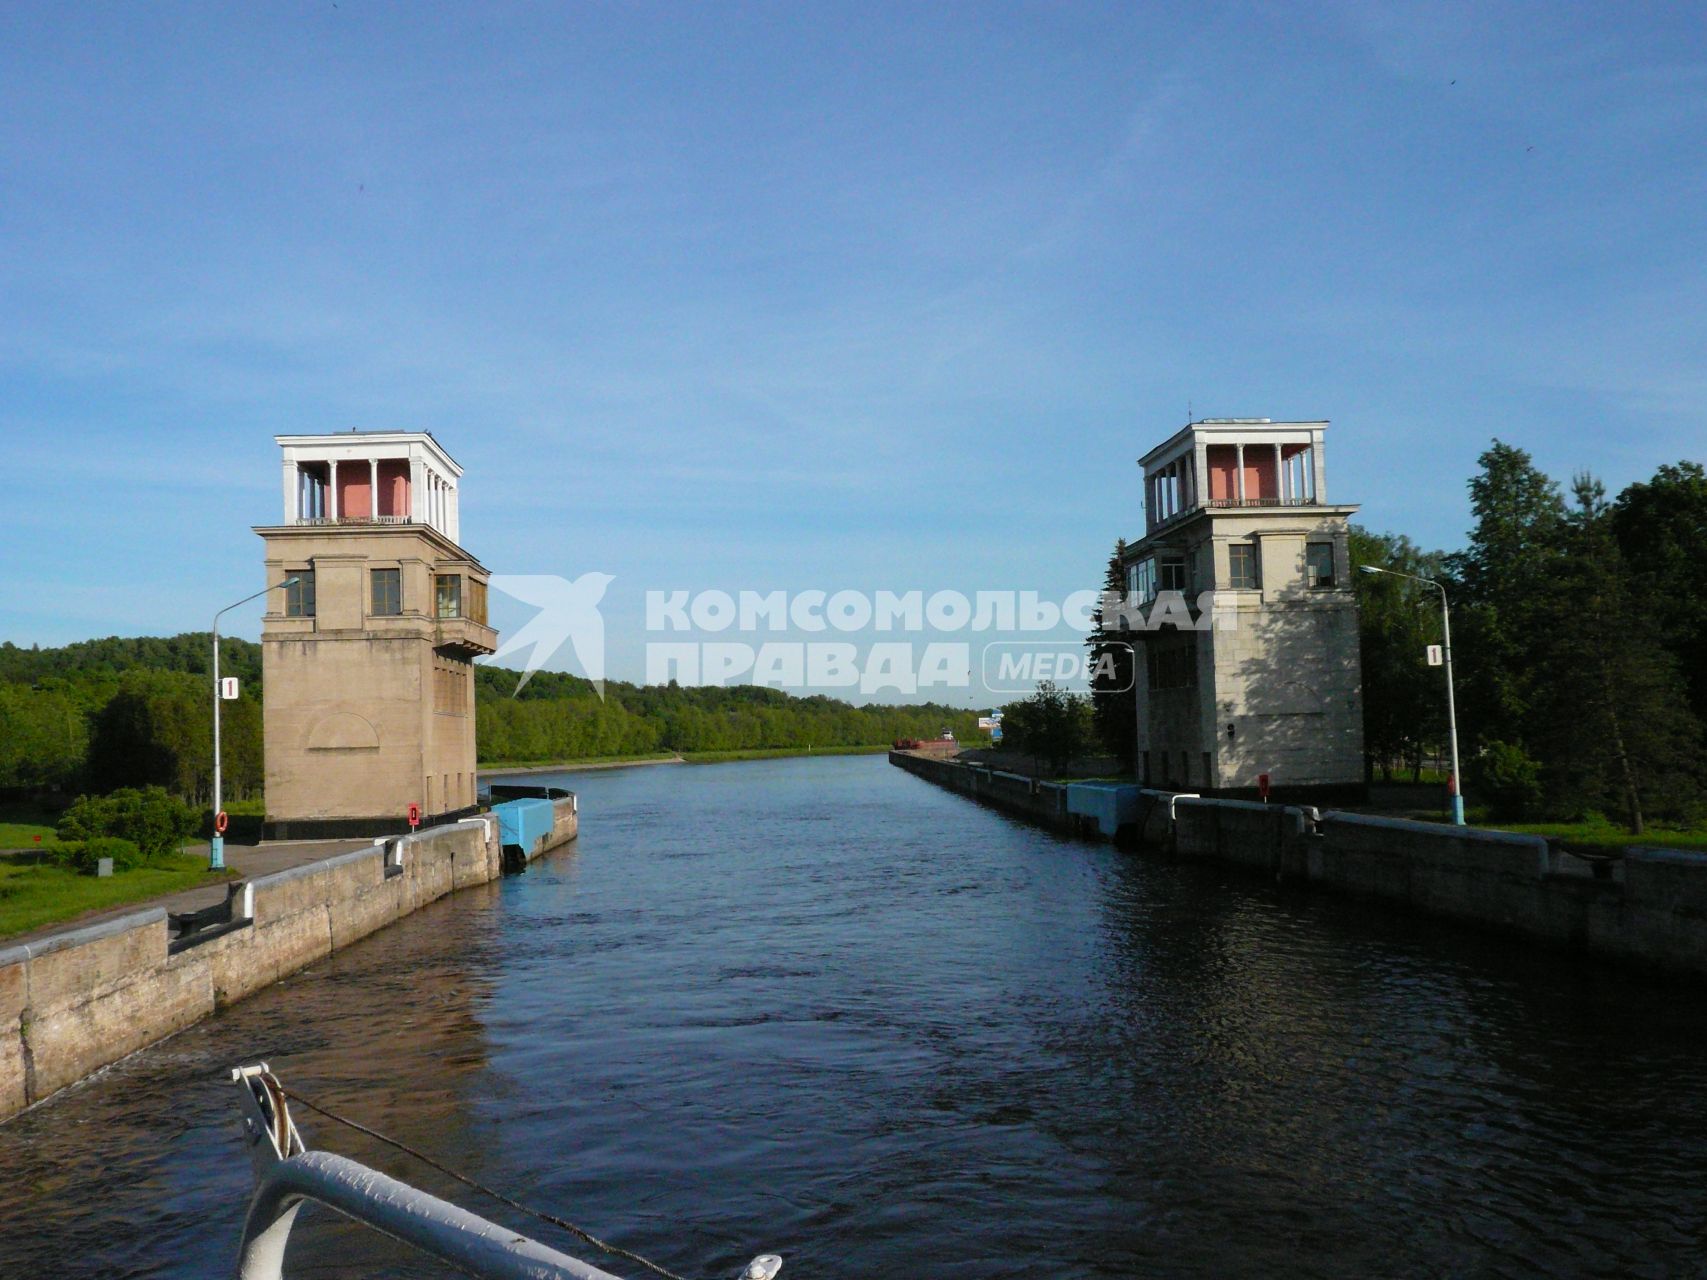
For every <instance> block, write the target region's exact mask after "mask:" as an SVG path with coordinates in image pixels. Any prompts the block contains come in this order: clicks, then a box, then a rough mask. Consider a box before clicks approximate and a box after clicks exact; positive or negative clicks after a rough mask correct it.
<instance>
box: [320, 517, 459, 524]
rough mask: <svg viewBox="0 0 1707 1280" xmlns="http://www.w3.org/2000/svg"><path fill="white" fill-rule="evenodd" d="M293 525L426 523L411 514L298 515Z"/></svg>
mask: <svg viewBox="0 0 1707 1280" xmlns="http://www.w3.org/2000/svg"><path fill="white" fill-rule="evenodd" d="M291 523H292V524H295V525H339V524H426V523H427V522H426V521H425V520H416V519H414V518H413V517H411V516H298V517H297V518H296V519H294V520H292V521H291Z"/></svg>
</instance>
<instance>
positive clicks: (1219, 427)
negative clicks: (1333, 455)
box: [1138, 418, 1328, 467]
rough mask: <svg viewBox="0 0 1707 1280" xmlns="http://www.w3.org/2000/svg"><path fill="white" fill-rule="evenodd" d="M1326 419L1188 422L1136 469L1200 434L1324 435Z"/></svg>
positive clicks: (1228, 419) (1141, 460)
mask: <svg viewBox="0 0 1707 1280" xmlns="http://www.w3.org/2000/svg"><path fill="white" fill-rule="evenodd" d="M1327 427H1328V419H1326V418H1312V419H1305V420H1302V421H1296V422H1276V421H1274V419H1272V418H1199V419H1197V420H1196V421H1195V422H1188V423H1186V424H1185V426H1183V427H1181V428H1180V429H1179V430H1178V431H1176V432H1174V433H1173V435H1171V436H1169V437H1168V438H1167V439H1166V440H1164V441H1162V443H1161V444H1159V445H1157V446H1156V447H1155V448H1154V449H1151V450H1150V451H1149V452H1148V453H1146V454H1145V455H1144V456H1143V457H1141V458H1139V459H1138V465H1139V466H1141V467H1147V466H1149V465H1150V462H1151V460H1152V459H1155V458H1158V457H1160V456H1161V455H1162V454H1164V453H1167V452H1169V451H1170V450H1172V449H1174V448H1176V447H1177V446H1178V445H1179V444H1180V442H1181V441H1183V440H1185V439H1187V438H1188V437H1190V436H1192V435H1195V434H1196V433H1198V432H1200V431H1204V432H1208V433H1209V434H1221V433H1225V434H1228V435H1265V434H1269V433H1274V434H1282V433H1288V432H1294V431H1325V430H1327Z"/></svg>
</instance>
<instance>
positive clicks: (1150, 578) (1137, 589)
mask: <svg viewBox="0 0 1707 1280" xmlns="http://www.w3.org/2000/svg"><path fill="white" fill-rule="evenodd" d="M1126 594H1127V595H1128V596H1129V597H1131V600H1132V602H1133V603H1134V604H1149V603H1150V601H1152V600H1154V599H1155V598H1156V560H1155V557H1153V556H1151V557H1148V558H1146V559H1143V560H1140V561H1139V562H1138V563H1137V564H1134V565H1128V566H1127V569H1126Z"/></svg>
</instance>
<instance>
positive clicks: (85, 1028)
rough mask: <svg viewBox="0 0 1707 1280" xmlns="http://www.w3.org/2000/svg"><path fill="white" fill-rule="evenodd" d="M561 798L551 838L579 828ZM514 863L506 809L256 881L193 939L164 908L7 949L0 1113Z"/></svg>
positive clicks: (1, 959) (0, 1008)
mask: <svg viewBox="0 0 1707 1280" xmlns="http://www.w3.org/2000/svg"><path fill="white" fill-rule="evenodd" d="M558 808H559V814H558V818H559V822H558V825H557V832H561V834H560V835H556V833H554V835H555V838H554V839H553V840H552V841H551V842H550V844H549V845H547V844H542V845H541V849H544V848H547V847H552V846H554V845H557V844H561V843H563V842H564V841H566V840H568V839H571V838H573V836H574V834H575V829H576V827H575V823H576V815H575V811H574V803H573V799H572V798H571V799H570V800H566V801H561V802H558ZM535 852H538V850H536V851H535ZM503 869H504V850H503V847H502V845H501V844H500V841H499V836H498V823H497V820H496V819H495V818H491V817H481V818H471V819H467V820H465V821H462V822H458V823H454V824H451V825H448V826H442V827H433V828H430V829H428V830H425V831H421V832H417V833H415V834H412V835H407V836H399V837H397V838H395V839H393V840H390V841H387V842H386V843H384V844H376V845H374V846H373V847H372V848H369V849H359V850H357V851H355V852H353V853H347V854H343V855H341V856H338V857H333V858H327V859H325V860H323V861H320V862H312V863H308V864H306V865H304V866H300V867H294V868H292V869H291V870H288V871H281V872H278V873H276V874H274V875H268V876H261V877H258V878H256V879H254V880H251V881H248V882H247V883H246V884H245V885H244V886H243V887H242V888H241V890H240V891H239V892H238V893H237V894H236V895H235V896H234V899H233V915H234V920H233V922H232V925H231V926H229V927H227V928H225V930H224V931H222V932H218V933H217V934H216V935H215V936H209V937H208V938H207V940H206V941H197V942H195V943H194V944H193V945H183V944H177V945H176V946H175V945H174V944H173V943H172V939H171V937H170V932H169V926H168V921H167V915H166V912H165V911H164V910H163V909H162V908H159V907H154V908H151V909H147V910H142V911H137V912H135V913H133V914H131V915H126V916H121V917H119V918H117V919H115V920H108V921H103V922H102V923H100V924H96V925H91V926H89V927H87V928H83V929H72V930H68V931H66V932H64V933H58V934H53V935H51V936H49V937H47V938H43V939H39V940H37V941H35V942H31V943H26V944H22V945H18V946H13V947H9V948H0V1120H3V1119H5V1118H6V1117H8V1116H12V1115H15V1114H16V1113H17V1112H19V1111H22V1110H23V1109H24V1108H25V1107H27V1106H29V1105H30V1104H32V1103H34V1102H39V1101H40V1100H41V1099H43V1098H45V1097H47V1096H48V1095H50V1094H52V1093H54V1092H56V1091H57V1090H59V1089H62V1088H64V1087H65V1086H66V1085H68V1084H72V1083H74V1082H76V1081H78V1080H80V1079H82V1078H83V1077H84V1076H86V1075H88V1074H89V1073H90V1072H92V1071H96V1070H98V1069H100V1068H101V1067H104V1066H106V1065H107V1064H108V1063H111V1062H116V1061H117V1060H118V1059H120V1058H122V1057H124V1056H125V1055H126V1054H128V1053H133V1052H135V1051H136V1050H137V1049H141V1048H143V1047H144V1046H146V1045H149V1044H152V1043H154V1042H155V1041H156V1040H160V1039H162V1038H164V1037H165V1036H168V1035H171V1034H172V1033H173V1032H175V1031H181V1030H182V1029H183V1028H185V1027H187V1026H189V1025H191V1024H192V1023H194V1022H197V1021H199V1020H200V1019H202V1018H205V1017H206V1016H207V1015H208V1014H210V1013H212V1012H214V1011H215V1010H216V1009H219V1008H223V1007H224V1006H225V1005H228V1004H230V1003H231V1002H232V1001H234V1000H240V999H242V998H243V997H244V996H246V995H248V994H249V993H251V992H253V991H256V990H259V989H260V988H261V987H264V986H267V985H268V984H269V983H272V982H276V981H278V979H280V978H282V977H285V976H286V975H287V974H290V973H293V972H295V971H296V970H298V969H301V968H302V967H304V966H305V965H309V964H312V963H314V961H316V960H319V959H322V958H323V957H325V956H327V955H329V954H330V953H331V952H333V951H336V950H339V949H340V948H343V947H347V946H349V945H350V944H351V943H352V942H355V941H356V940H357V939H359V938H363V937H366V936H367V935H368V934H370V933H372V932H374V931H375V930H376V929H381V928H384V927H385V926H386V925H388V924H390V923H391V922H392V921H394V920H397V919H400V918H401V917H403V916H406V915H408V914H410V913H411V912H413V911H416V910H418V909H419V908H421V907H423V906H425V905H426V904H427V903H429V902H432V901H434V900H435V899H438V898H442V897H444V896H445V895H446V894H448V893H451V892H453V891H455V890H457V889H462V888H466V887H467V886H469V885H474V884H483V883H485V882H486V881H488V880H494V879H496V878H497V877H498V876H499V875H501V874H502V872H503ZM211 932H212V931H210V933H211ZM180 948H181V949H180Z"/></svg>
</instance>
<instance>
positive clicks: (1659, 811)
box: [1531, 475, 1702, 833]
mask: <svg viewBox="0 0 1707 1280" xmlns="http://www.w3.org/2000/svg"><path fill="white" fill-rule="evenodd" d="M1572 491H1573V494H1574V497H1575V499H1576V506H1575V509H1574V510H1573V511H1572V512H1571V513H1570V515H1569V517H1568V518H1567V519H1566V520H1565V522H1564V538H1563V544H1562V547H1561V550H1562V552H1563V554H1562V555H1560V556H1557V557H1555V558H1554V560H1553V564H1554V572H1555V575H1556V577H1555V580H1554V583H1553V591H1552V592H1551V594H1550V596H1549V601H1548V603H1549V606H1550V607H1549V608H1548V609H1547V610H1545V611H1543V612H1542V613H1541V614H1540V615H1539V616H1538V617H1537V619H1536V621H1537V622H1538V623H1539V624H1540V625H1539V631H1538V636H1537V639H1536V645H1535V649H1534V652H1535V655H1536V657H1537V660H1538V674H1539V675H1540V677H1541V678H1540V679H1539V680H1538V681H1537V682H1536V686H1535V687H1536V690H1537V692H1536V695H1535V697H1536V703H1535V709H1534V714H1533V715H1532V717H1531V719H1532V722H1533V729H1534V737H1535V739H1536V741H1537V742H1538V744H1539V745H1540V747H1541V750H1540V753H1539V754H1540V757H1541V761H1542V766H1543V768H1542V777H1543V783H1544V785H1545V786H1546V788H1547V791H1548V797H1549V802H1550V805H1551V807H1552V808H1554V809H1555V810H1558V811H1568V812H1572V813H1574V814H1580V813H1582V812H1585V811H1587V810H1591V809H1593V810H1609V811H1611V812H1621V813H1622V814H1623V815H1624V820H1625V822H1626V823H1627V824H1628V826H1629V827H1630V830H1631V831H1633V832H1636V833H1640V832H1641V831H1642V829H1643V827H1644V826H1645V825H1646V823H1647V822H1648V821H1649V819H1650V818H1653V817H1656V816H1663V817H1667V818H1676V819H1686V818H1689V817H1691V816H1693V812H1694V810H1695V809H1696V807H1697V805H1698V803H1699V800H1700V797H1701V790H1702V777H1701V773H1702V766H1701V723H1700V721H1698V720H1697V719H1696V718H1695V716H1694V714H1693V713H1692V712H1691V711H1690V708H1689V704H1688V700H1687V697H1686V696H1685V686H1684V682H1683V679H1682V675H1681V673H1680V672H1679V670H1678V667H1677V663H1676V661H1675V659H1674V658H1673V657H1672V655H1671V653H1670V652H1669V651H1668V649H1667V648H1666V646H1665V644H1664V642H1663V639H1662V637H1661V636H1660V635H1659V634H1657V633H1656V631H1655V629H1654V628H1653V627H1652V626H1651V625H1650V621H1649V619H1650V610H1649V609H1648V608H1647V602H1645V601H1644V600H1643V599H1642V597H1641V595H1640V584H1639V583H1638V582H1637V581H1636V580H1635V578H1634V577H1633V576H1632V575H1631V574H1630V573H1629V572H1628V570H1627V567H1626V565H1625V561H1624V556H1623V553H1622V551H1621V550H1620V547H1619V544H1618V539H1617V537H1616V534H1615V531H1614V527H1613V519H1612V514H1611V509H1610V508H1609V506H1608V504H1607V502H1606V494H1605V489H1604V488H1603V486H1602V485H1601V483H1600V482H1599V481H1598V480H1595V479H1594V478H1593V477H1591V476H1588V475H1581V476H1578V477H1577V478H1576V480H1575V483H1574V484H1573V486H1572Z"/></svg>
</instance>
